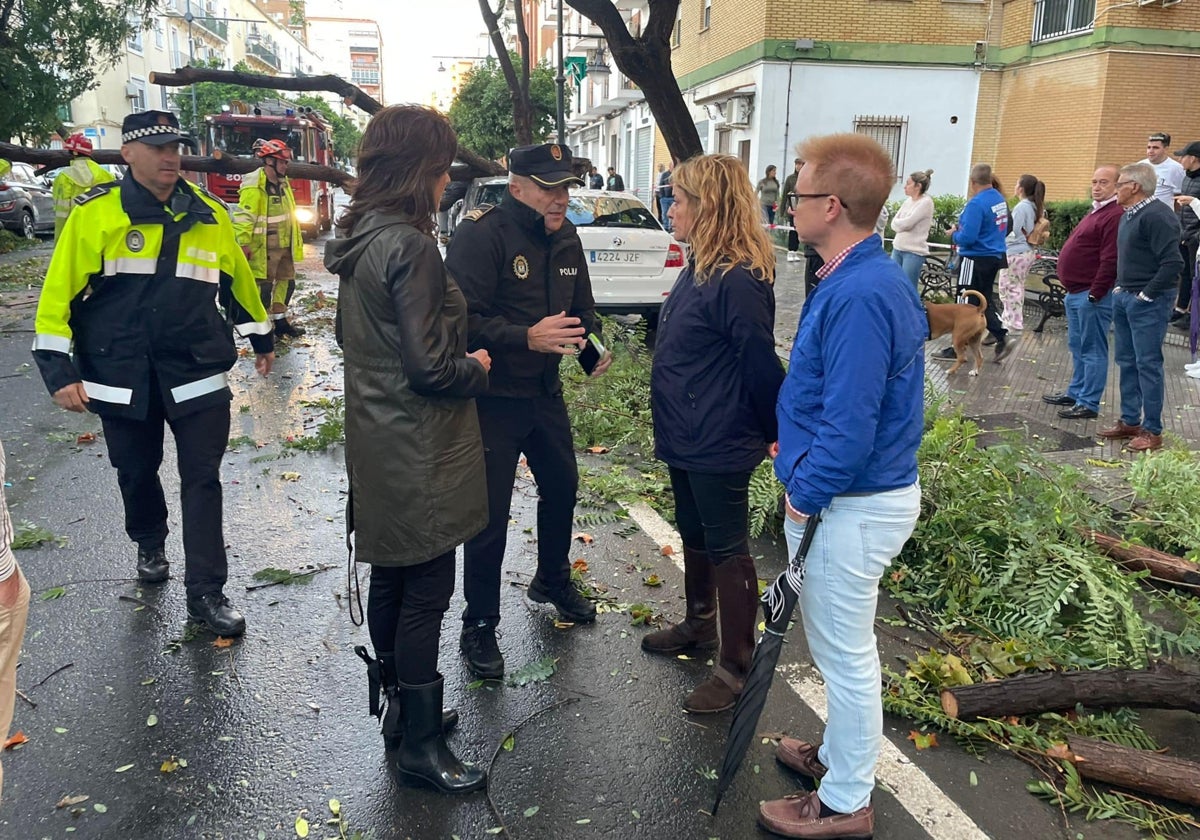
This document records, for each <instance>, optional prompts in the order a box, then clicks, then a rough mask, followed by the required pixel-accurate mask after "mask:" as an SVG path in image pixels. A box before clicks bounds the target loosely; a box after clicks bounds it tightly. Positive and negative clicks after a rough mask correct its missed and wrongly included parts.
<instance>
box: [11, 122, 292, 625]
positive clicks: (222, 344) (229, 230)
mask: <svg viewBox="0 0 1200 840" xmlns="http://www.w3.org/2000/svg"><path fill="white" fill-rule="evenodd" d="M121 142H122V146H121V156H122V157H123V158H124V159H125V162H126V163H127V164H129V173H128V175H127V176H126V177H125V178H124V179H123V180H121V181H116V182H113V183H110V184H103V185H101V186H99V187H96V188H95V189H93V190H91V191H90V192H88V193H86V194H85V195H82V196H80V197H79V198H78V199H77V200H76V203H75V209H74V210H73V211H72V213H71V216H70V218H68V219H67V224H66V227H65V228H64V229H63V237H62V240H61V241H60V242H59V243H58V247H57V248H56V249H55V251H54V257H53V259H52V260H51V261H50V267H49V269H48V270H47V272H46V281H45V284H44V285H43V287H42V294H41V299H40V301H39V302H38V310H37V320H36V322H35V327H36V332H37V336H36V338H35V339H34V344H33V355H34V358H35V359H36V360H37V364H38V368H39V369H40V370H41V373H42V378H43V379H44V380H45V382H46V386H47V388H48V389H49V391H50V393H51V394H52V395H53V396H54V402H55V403H57V404H58V405H59V406H60V407H62V408H65V409H67V410H68V411H84V410H85V409H86V410H89V411H92V412H94V413H96V414H99V415H100V418H101V421H102V422H103V425H104V437H105V440H106V442H107V444H108V456H109V460H110V461H111V462H112V464H113V466H115V467H116V468H117V483H118V484H119V485H120V488H121V497H122V499H123V500H124V503H125V531H126V533H127V534H129V537H130V539H132V540H133V541H134V542H135V543H137V546H138V565H137V572H138V578H139V579H140V580H141V581H142V582H144V583H158V582H162V581H165V580H166V579H167V575H168V564H167V560H166V554H165V551H164V549H163V545H164V542H165V541H166V538H167V505H166V500H165V498H164V496H163V489H162V485H161V483H160V482H159V478H158V469H159V466H160V464H161V463H162V455H163V423H164V422H165V423H166V424H167V425H169V426H170V427H171V431H172V433H173V434H174V436H175V448H176V449H177V451H178V454H179V477H180V484H181V489H182V493H181V496H182V512H183V548H184V555H185V574H184V587H185V589H186V590H187V608H188V617H189V619H191V620H193V621H196V622H199V623H201V624H203V625H205V626H206V627H208V628H209V629H210V630H212V631H213V632H215V633H218V634H219V635H222V636H234V635H239V634H241V633H243V632H244V631H245V628H246V622H245V619H244V618H243V617H242V615H241V613H239V612H238V611H237V610H235V609H234V608H233V607H232V606H231V605H230V604H229V601H228V599H227V598H226V597H225V596H224V594H223V592H222V590H223V588H224V586H225V581H226V578H227V576H228V564H227V560H226V555H225V539H224V535H223V534H222V528H221V478H220V466H221V456H222V455H223V454H224V452H225V448H226V446H227V444H228V441H229V403H230V400H231V396H232V395H231V393H230V390H229V386H228V382H227V376H226V372H227V371H228V370H229V369H230V368H231V367H233V365H234V362H236V361H237V357H238V353H237V347H236V345H235V344H234V338H233V331H234V330H236V331H237V332H238V333H239V334H240V335H243V336H249V338H250V343H251V345H252V346H253V347H254V351H255V353H256V354H257V359H256V361H255V367H256V368H257V370H258V372H259V373H260V374H262V375H263V376H266V375H267V374H268V373H270V371H271V366H272V364H273V362H274V360H275V353H274V337H273V336H272V335H271V327H270V322H269V321H268V319H267V313H266V311H265V310H264V309H263V306H262V303H261V301H260V300H259V299H258V294H257V290H256V288H255V285H254V276H253V275H252V274H251V273H250V266H249V265H248V264H247V263H246V258H245V256H244V255H243V254H242V251H241V249H240V248H239V247H238V244H237V241H236V239H235V237H234V234H233V225H232V222H231V221H230V218H229V212H228V210H227V208H226V207H225V205H224V204H222V203H221V202H220V201H218V200H217V199H215V198H213V197H212V196H210V195H208V194H207V193H205V192H204V191H203V190H201V189H199V188H198V187H196V186H195V185H194V184H191V183H190V182H188V181H185V180H183V179H182V178H180V177H179V169H180V144H183V143H186V144H188V145H191V146H193V147H194V145H195V144H194V141H193V140H192V139H191V138H189V137H187V136H186V135H182V134H180V132H179V122H178V121H177V120H176V118H175V116H174V115H173V114H168V113H164V112H160V111H143V112H141V113H138V114H130V115H129V116H128V117H126V118H125V121H124V123H123V124H122V126H121ZM218 303H219V304H220V305H221V306H223V307H224V313H222V312H221V311H220V310H219V309H218V307H217V304H218ZM72 343H74V357H73V358H72V356H71V352H72Z"/></svg>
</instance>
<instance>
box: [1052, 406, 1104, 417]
mask: <svg viewBox="0 0 1200 840" xmlns="http://www.w3.org/2000/svg"><path fill="white" fill-rule="evenodd" d="M1058 416H1059V417H1061V418H1063V419H1064V420H1095V419H1096V418H1097V417H1099V416H1100V412H1098V411H1092V410H1091V409H1090V408H1088V407H1087V406H1086V405H1076V406H1072V407H1071V408H1060V409H1059V410H1058Z"/></svg>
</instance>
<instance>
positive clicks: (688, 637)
mask: <svg viewBox="0 0 1200 840" xmlns="http://www.w3.org/2000/svg"><path fill="white" fill-rule="evenodd" d="M683 593H684V597H685V598H686V600H687V613H686V617H685V618H684V619H683V621H681V622H679V623H678V624H672V625H671V626H670V627H666V628H664V629H662V630H658V631H656V632H654V633H647V634H646V635H645V636H643V637H642V650H644V651H646V653H664V654H675V653H683V652H686V651H702V650H713V649H714V648H716V646H717V578H716V569H715V567H714V566H713V564H712V561H711V560H709V559H708V554H707V553H705V552H703V551H699V550H697V549H694V548H688V547H687V546H684V548H683Z"/></svg>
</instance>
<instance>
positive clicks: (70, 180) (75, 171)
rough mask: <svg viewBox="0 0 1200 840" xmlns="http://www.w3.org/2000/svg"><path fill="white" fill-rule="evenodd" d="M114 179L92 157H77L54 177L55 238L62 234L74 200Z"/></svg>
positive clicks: (52, 189) (52, 188)
mask: <svg viewBox="0 0 1200 840" xmlns="http://www.w3.org/2000/svg"><path fill="white" fill-rule="evenodd" d="M112 180H113V176H112V175H111V174H110V173H109V171H108V170H107V169H105V168H104V167H102V166H101V165H100V164H98V163H96V162H95V161H94V160H92V159H91V158H86V157H77V158H75V160H73V161H71V165H70V166H68V167H67V168H66V169H64V170H63V171H62V172H60V173H58V175H57V176H56V177H55V179H54V186H53V187H51V189H50V194H51V195H52V196H54V238H55V239H58V238H59V237H60V236H62V229H63V225H65V224H66V223H67V217H68V216H70V215H71V208H72V207H73V206H74V204H73V202H74V201H75V199H77V198H78V197H79V196H81V195H83V194H84V193H85V192H87V191H88V190H90V189H91V188H92V187H98V186H100V185H101V184H107V183H108V182H109V181H112Z"/></svg>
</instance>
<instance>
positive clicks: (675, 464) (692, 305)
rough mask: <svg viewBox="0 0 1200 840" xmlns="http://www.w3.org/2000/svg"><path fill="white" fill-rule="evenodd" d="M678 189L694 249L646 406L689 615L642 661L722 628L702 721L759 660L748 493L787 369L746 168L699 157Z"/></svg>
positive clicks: (771, 439)
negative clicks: (664, 474) (663, 469)
mask: <svg viewBox="0 0 1200 840" xmlns="http://www.w3.org/2000/svg"><path fill="white" fill-rule="evenodd" d="M671 182H672V183H671V185H672V187H673V192H674V198H675V201H674V203H673V204H672V205H671V207H670V209H669V210H668V215H669V217H670V219H671V222H672V225H671V227H672V234H673V235H674V237H675V238H676V239H677V240H679V241H680V242H687V243H689V244H690V245H691V258H690V259H689V261H688V264H687V267H686V268H684V270H683V271H681V272H680V274H679V278H678V280H677V281H676V282H675V286H674V288H672V289H671V293H670V295H669V296H668V297H667V301H666V303H665V304H664V305H663V308H662V312H661V313H660V314H659V319H658V341H657V344H656V347H655V352H654V367H653V369H652V372H651V375H650V406H651V409H652V410H653V413H654V441H655V454H656V455H657V456H658V458H659V459H660V460H662V461H665V462H666V464H667V466H668V467H669V468H670V473H671V490H672V492H673V494H674V496H675V521H676V524H677V525H678V527H679V535H680V539H681V540H682V542H683V567H684V592H685V595H686V598H687V614H686V617H685V618H684V620H683V621H682V622H680V623H678V624H675V625H673V626H671V627H668V628H666V629H664V630H660V631H658V632H656V633H650V634H649V635H647V636H645V637H644V638H643V639H642V649H643V650H645V651H647V652H649V653H657V654H666V655H672V656H673V655H675V654H678V653H680V652H683V651H689V650H691V651H696V650H710V649H713V648H716V647H717V646H718V640H717V626H718V624H719V625H720V631H721V632H720V653H719V654H718V656H717V657H715V659H716V662H717V664H716V667H715V668H714V669H713V673H712V675H711V676H709V678H708V679H707V680H705V681H704V682H703V683H701V684H700V685H699V686H698V687H697V688H696V689H695V690H694V691H693V692H692V693H691V694H689V695H688V697H687V699H686V700H684V703H683V708H684V709H685V710H686V711H688V712H691V713H693V714H705V713H711V712H720V711H723V710H725V709H729V708H732V707H733V705H734V703H735V702H736V701H737V698H738V695H740V694H741V692H742V687H743V685H744V683H745V679H746V675H747V674H748V673H749V670H750V660H751V658H752V656H753V653H754V624H755V620H756V615H757V605H758V573H757V571H756V570H755V568H754V559H753V558H752V557H751V556H750V543H749V526H748V513H749V499H748V491H749V484H750V474H751V473H752V472H754V468H755V467H757V466H758V465H759V464H760V463H762V460H763V459H764V458H765V457H766V456H767V453H768V448H769V447H770V446H771V445H772V444H774V443H775V429H776V420H775V398H776V395H777V394H778V393H779V385H780V383H781V382H782V381H783V367H782V365H781V364H780V362H779V358H778V357H777V356H776V355H775V336H774V325H775V293H774V289H773V286H772V284H773V283H774V280H775V251H774V248H773V247H772V245H771V241H770V240H769V239H768V238H767V235H766V233H765V232H764V231H763V228H762V224H761V217H760V214H761V211H760V210H759V207H758V201H757V199H756V198H755V194H754V190H753V188H752V187H751V186H750V182H749V180H748V179H747V178H746V170H745V168H744V167H743V166H742V164H741V161H739V160H738V159H737V158H735V157H731V156H729V155H704V156H702V157H696V158H692V159H691V160H689V161H687V162H685V163H682V164H680V165H679V166H678V167H677V168H676V169H675V170H674V172H673V174H672V177H671ZM718 603H719V607H718Z"/></svg>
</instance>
